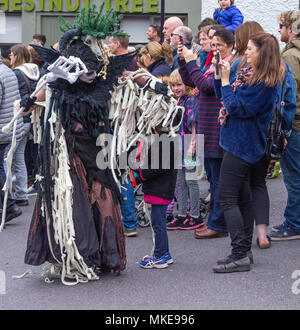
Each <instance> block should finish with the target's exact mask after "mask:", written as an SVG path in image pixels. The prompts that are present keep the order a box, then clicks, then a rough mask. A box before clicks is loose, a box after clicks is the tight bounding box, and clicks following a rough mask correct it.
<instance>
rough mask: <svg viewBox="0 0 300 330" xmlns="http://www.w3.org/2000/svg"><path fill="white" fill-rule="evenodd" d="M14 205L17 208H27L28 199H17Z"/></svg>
mask: <svg viewBox="0 0 300 330" xmlns="http://www.w3.org/2000/svg"><path fill="white" fill-rule="evenodd" d="M16 204H17V205H18V206H27V205H29V202H28V199H17V200H16Z"/></svg>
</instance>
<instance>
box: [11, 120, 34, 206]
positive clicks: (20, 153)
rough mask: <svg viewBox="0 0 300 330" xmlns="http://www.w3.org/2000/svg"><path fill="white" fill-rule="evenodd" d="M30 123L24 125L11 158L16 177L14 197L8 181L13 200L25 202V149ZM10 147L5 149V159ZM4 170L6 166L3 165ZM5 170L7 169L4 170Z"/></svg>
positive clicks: (26, 187)
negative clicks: (20, 137) (21, 135)
mask: <svg viewBox="0 0 300 330" xmlns="http://www.w3.org/2000/svg"><path fill="white" fill-rule="evenodd" d="M30 125H31V124H30V123H24V126H23V131H24V134H23V137H22V139H21V140H20V141H18V142H17V145H16V149H15V152H14V156H13V161H12V166H13V168H14V173H15V175H16V190H15V193H14V195H13V194H12V180H11V177H10V179H9V191H10V193H11V195H12V196H13V197H14V199H15V200H27V199H28V197H27V189H28V185H27V181H28V180H27V169H26V163H25V147H26V143H27V137H28V134H29V131H30ZM10 147H11V145H9V146H7V147H6V150H5V157H6V156H7V153H8V151H9V149H10ZM5 169H6V165H5ZM6 170H7V169H6Z"/></svg>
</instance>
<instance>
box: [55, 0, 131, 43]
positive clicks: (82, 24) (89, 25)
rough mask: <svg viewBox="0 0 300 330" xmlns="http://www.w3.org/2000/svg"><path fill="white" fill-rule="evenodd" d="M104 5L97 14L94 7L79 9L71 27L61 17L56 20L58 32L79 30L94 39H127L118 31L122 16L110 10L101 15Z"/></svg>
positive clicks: (123, 33)
mask: <svg viewBox="0 0 300 330" xmlns="http://www.w3.org/2000/svg"><path fill="white" fill-rule="evenodd" d="M103 8H104V3H102V4H101V5H100V7H99V12H97V7H96V5H93V6H92V7H91V8H89V9H81V11H80V13H79V14H78V15H77V16H76V18H75V21H74V24H73V26H71V25H70V24H69V22H67V21H66V20H65V19H63V18H62V17H61V16H60V17H59V18H58V19H59V21H60V23H61V26H60V30H61V31H62V32H66V31H68V30H70V29H74V28H77V29H81V31H82V33H83V34H87V35H91V36H93V37H96V38H101V39H105V38H106V37H129V35H128V34H126V33H125V32H123V31H121V30H120V21H121V20H122V18H123V15H117V13H116V11H114V10H113V9H112V8H111V9H109V10H108V11H107V12H104V13H103Z"/></svg>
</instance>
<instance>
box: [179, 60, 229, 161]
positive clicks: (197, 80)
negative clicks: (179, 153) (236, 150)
mask: <svg viewBox="0 0 300 330" xmlns="http://www.w3.org/2000/svg"><path fill="white" fill-rule="evenodd" d="M178 63H179V73H180V75H181V78H182V81H183V83H184V84H185V85H187V86H191V87H196V91H195V97H194V106H195V112H196V133H197V134H204V157H206V158H222V157H223V149H222V148H221V147H220V145H219V140H220V125H219V124H218V117H219V110H220V108H221V106H222V105H221V102H220V101H219V100H218V99H217V98H216V96H215V92H214V74H213V73H212V74H211V75H206V74H205V72H204V73H203V72H202V71H201V70H200V68H199V67H198V66H197V64H196V61H190V62H189V63H186V62H185V61H184V60H179V61H178Z"/></svg>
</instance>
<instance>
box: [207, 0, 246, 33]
mask: <svg viewBox="0 0 300 330" xmlns="http://www.w3.org/2000/svg"><path fill="white" fill-rule="evenodd" d="M218 2H219V5H220V7H219V8H216V9H215V11H214V15H213V17H214V19H215V20H216V21H217V22H218V24H221V25H224V27H225V28H226V29H228V30H230V31H231V32H234V30H235V29H236V28H237V27H238V26H239V25H241V24H242V23H243V21H244V16H243V14H242V13H241V11H240V10H239V9H238V8H237V7H236V6H234V0H219V1H218Z"/></svg>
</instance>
